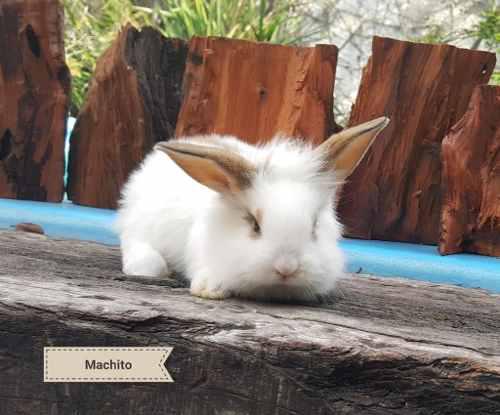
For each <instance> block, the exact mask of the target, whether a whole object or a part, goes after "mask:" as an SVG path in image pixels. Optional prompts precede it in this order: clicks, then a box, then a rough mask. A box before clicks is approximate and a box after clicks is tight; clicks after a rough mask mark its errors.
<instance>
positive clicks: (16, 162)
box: [0, 0, 70, 202]
mask: <svg viewBox="0 0 500 415" xmlns="http://www.w3.org/2000/svg"><path fill="white" fill-rule="evenodd" d="M69 89H70V74H69V70H68V68H67V66H66V63H65V61H64V40H63V10H62V7H61V5H60V3H59V1H57V0H25V1H22V0H3V1H1V2H0V197H6V198H11V199H28V200H39V201H49V202H60V201H61V200H62V196H63V187H64V183H63V176H64V136H65V132H66V117H67V112H68V108H69Z"/></svg>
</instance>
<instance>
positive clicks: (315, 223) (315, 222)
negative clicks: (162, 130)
mask: <svg viewBox="0 0 500 415" xmlns="http://www.w3.org/2000/svg"><path fill="white" fill-rule="evenodd" d="M317 230H318V216H317V215H316V216H315V217H314V219H313V226H312V232H311V235H312V238H313V239H314V240H316V239H317V238H318V235H317Z"/></svg>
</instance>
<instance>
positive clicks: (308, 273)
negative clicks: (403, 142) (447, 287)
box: [156, 117, 388, 300]
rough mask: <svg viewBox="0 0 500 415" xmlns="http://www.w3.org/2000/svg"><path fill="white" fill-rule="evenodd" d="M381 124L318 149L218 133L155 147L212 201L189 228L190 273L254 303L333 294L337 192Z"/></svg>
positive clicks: (337, 261)
mask: <svg viewBox="0 0 500 415" xmlns="http://www.w3.org/2000/svg"><path fill="white" fill-rule="evenodd" d="M387 123H388V119H387V118H385V117H381V118H378V119H376V120H373V121H370V122H367V123H364V124H361V125H359V126H356V127H353V128H349V129H346V130H344V131H342V132H340V133H338V134H335V135H333V136H332V137H331V138H329V139H328V140H326V141H325V142H324V143H323V144H321V145H320V146H318V147H316V148H313V147H312V146H311V145H310V144H307V143H304V142H303V141H301V140H294V139H289V138H288V139H286V138H276V139H274V140H273V141H271V142H269V143H267V144H264V145H262V146H251V145H248V144H245V143H242V142H241V141H238V140H236V139H234V138H227V137H216V136H214V138H213V139H210V140H208V141H201V140H196V139H191V140H190V139H189V138H188V139H181V140H172V141H169V142H164V143H159V144H157V146H156V148H157V149H159V150H161V151H164V152H166V153H167V154H168V155H169V156H170V158H171V159H172V160H173V161H175V162H176V163H177V164H178V166H180V167H181V168H182V169H183V170H184V171H185V172H186V173H187V174H188V175H190V176H191V177H192V178H193V179H194V180H196V181H198V182H199V183H201V184H203V185H204V186H206V187H208V188H210V189H212V190H213V191H214V192H216V194H217V195H218V197H214V199H213V203H211V204H210V206H208V207H207V208H206V211H205V212H203V213H202V218H201V220H199V221H197V222H196V223H195V224H194V229H193V232H192V234H191V237H190V241H189V243H188V245H190V246H189V249H188V250H187V256H188V258H187V263H188V265H187V266H188V270H189V272H190V273H191V274H193V275H195V276H196V275H200V274H206V275H205V278H207V279H208V281H209V282H211V283H212V286H213V289H218V290H221V289H222V290H224V291H229V292H231V293H232V294H233V295H240V296H246V297H252V298H262V299H285V300H286V299H301V300H304V299H305V300H311V299H315V298H317V297H318V296H323V295H326V294H328V293H330V292H331V291H332V289H333V288H334V285H335V282H336V280H338V278H339V277H340V276H341V275H342V273H343V268H344V259H343V255H342V252H341V250H340V248H339V247H338V240H339V238H340V237H341V225H340V224H339V223H338V221H337V219H336V215H335V207H334V206H335V203H334V200H335V197H336V193H337V190H338V189H339V186H341V184H342V183H343V181H344V179H345V178H346V177H347V176H348V175H349V174H350V173H351V172H352V171H353V169H354V168H355V167H356V166H357V164H358V163H359V161H360V160H361V159H362V158H363V155H364V154H365V153H366V151H367V149H368V148H369V146H370V144H371V143H372V142H373V139H374V138H375V136H376V135H377V133H378V132H379V131H381V130H382V129H383V128H384V127H385V126H386V125H387Z"/></svg>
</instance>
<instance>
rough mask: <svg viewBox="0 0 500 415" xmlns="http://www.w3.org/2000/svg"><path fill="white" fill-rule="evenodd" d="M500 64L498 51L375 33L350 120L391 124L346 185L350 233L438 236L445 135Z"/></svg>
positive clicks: (343, 204) (342, 207)
mask: <svg viewBox="0 0 500 415" xmlns="http://www.w3.org/2000/svg"><path fill="white" fill-rule="evenodd" d="M494 68H495V55H494V54H493V53H487V52H479V51H473V50H466V49H459V48H456V47H454V46H450V45H428V44H416V43H410V42H401V41H397V40H393V39H387V38H380V37H375V38H374V39H373V52H372V56H371V58H370V60H369V61H368V65H367V66H366V68H365V69H364V71H363V78H362V81H361V86H360V88H359V92H358V97H357V99H356V103H355V104H354V108H353V111H352V114H351V118H350V121H349V124H350V125H355V124H358V123H360V122H363V121H367V120H369V119H371V118H375V117H377V116H380V115H387V116H388V117H390V118H391V123H390V124H389V126H388V127H387V128H386V129H385V130H384V131H383V132H382V133H381V135H380V137H379V138H378V139H377V141H376V142H375V144H374V145H373V147H372V148H371V149H370V151H369V152H368V153H367V157H366V158H365V159H364V160H363V161H362V162H361V164H360V165H359V166H358V168H357V169H356V171H355V172H354V173H353V174H352V175H351V177H350V178H349V181H348V183H347V184H346V186H345V187H344V191H343V195H342V199H341V201H340V204H339V211H340V217H341V220H342V222H344V223H345V224H346V225H347V234H348V235H349V236H352V237H356V238H364V239H382V240H393V241H409V242H420V243H429V244H434V243H437V242H438V240H439V218H440V210H441V161H440V151H441V141H442V139H443V138H444V136H445V135H446V133H447V132H448V130H449V129H450V127H451V126H452V125H453V124H455V123H456V122H457V121H458V120H459V119H460V118H461V117H462V115H463V114H464V112H465V110H466V108H467V105H468V102H469V99H470V96H471V94H472V90H473V88H474V87H475V86H476V85H479V84H483V83H487V82H488V79H489V77H490V75H491V73H492V71H493V69H494Z"/></svg>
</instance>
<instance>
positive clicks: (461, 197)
mask: <svg viewBox="0 0 500 415" xmlns="http://www.w3.org/2000/svg"><path fill="white" fill-rule="evenodd" d="M442 160H443V174H442V179H443V182H442V184H443V207H442V211H441V239H440V241H439V251H440V252H441V253H442V254H452V253H455V252H463V251H466V252H476V253H479V254H484V255H492V256H500V86H491V85H483V86H480V87H477V88H476V89H475V91H474V94H473V95H472V99H471V102H470V104H469V108H468V110H467V112H466V114H465V115H464V116H463V118H462V119H461V120H460V121H459V122H458V123H457V124H455V125H454V126H453V128H452V129H451V131H450V133H449V134H448V135H447V136H446V138H445V139H444V140H443V145H442Z"/></svg>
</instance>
